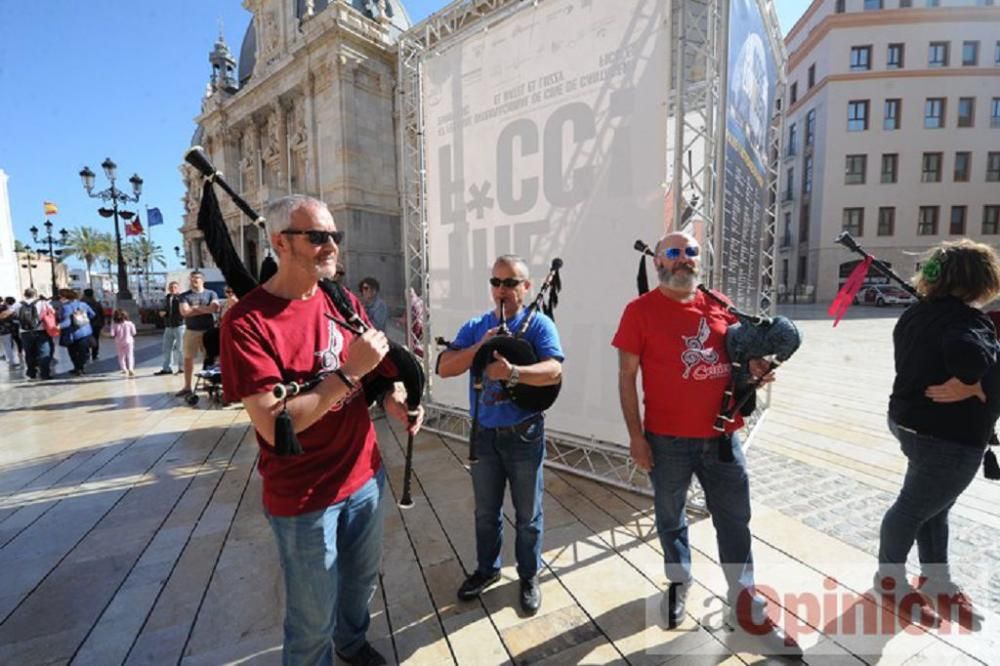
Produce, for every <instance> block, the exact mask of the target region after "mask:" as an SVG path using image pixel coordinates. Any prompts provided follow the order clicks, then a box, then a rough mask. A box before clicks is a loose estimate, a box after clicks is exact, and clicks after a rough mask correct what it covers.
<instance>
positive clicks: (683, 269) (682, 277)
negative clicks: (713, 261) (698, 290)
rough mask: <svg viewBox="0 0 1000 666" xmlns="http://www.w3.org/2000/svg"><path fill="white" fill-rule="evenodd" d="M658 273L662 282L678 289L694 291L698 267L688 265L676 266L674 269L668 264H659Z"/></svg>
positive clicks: (670, 287)
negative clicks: (667, 265) (668, 266)
mask: <svg viewBox="0 0 1000 666" xmlns="http://www.w3.org/2000/svg"><path fill="white" fill-rule="evenodd" d="M656 274H657V276H658V277H659V279H660V284H662V285H663V286H665V287H667V288H668V289H674V290H676V291H694V287H695V284H696V282H697V277H698V269H697V268H694V267H687V266H675V267H674V269H673V270H670V269H668V268H667V267H666V266H657V267H656Z"/></svg>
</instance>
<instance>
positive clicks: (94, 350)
mask: <svg viewBox="0 0 1000 666" xmlns="http://www.w3.org/2000/svg"><path fill="white" fill-rule="evenodd" d="M100 351H101V331H100V329H95V330H94V341H93V342H92V343H91V345H90V360H91V361H96V360H97V355H98V354H99V353H100Z"/></svg>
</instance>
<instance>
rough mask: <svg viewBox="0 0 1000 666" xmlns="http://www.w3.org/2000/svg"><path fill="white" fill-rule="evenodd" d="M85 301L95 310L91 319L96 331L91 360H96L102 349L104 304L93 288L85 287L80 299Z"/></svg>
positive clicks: (91, 347)
mask: <svg viewBox="0 0 1000 666" xmlns="http://www.w3.org/2000/svg"><path fill="white" fill-rule="evenodd" d="M80 300H81V301H83V302H84V303H86V304H87V305H89V306H90V309H91V310H93V311H94V316H93V318H92V319H91V320H90V328H92V329H93V331H94V341H93V343H92V344H91V346H90V360H91V361H96V360H97V356H98V354H99V353H100V351H101V331H103V330H104V324H105V323H106V322H105V320H104V306H103V305H101V303H100V302H99V301H98V300H97V299H96V298H94V290H93V289H84V290H83V298H81V299H80Z"/></svg>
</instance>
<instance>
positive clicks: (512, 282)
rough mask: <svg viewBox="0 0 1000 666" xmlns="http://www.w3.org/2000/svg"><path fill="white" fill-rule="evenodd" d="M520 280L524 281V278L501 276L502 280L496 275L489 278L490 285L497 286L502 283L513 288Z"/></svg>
mask: <svg viewBox="0 0 1000 666" xmlns="http://www.w3.org/2000/svg"><path fill="white" fill-rule="evenodd" d="M522 282H524V280H518V279H517V278H503V279H502V280H501V279H500V278H498V277H491V278H490V285H491V286H493V287H497V288H499V287H500V285H503V286H504V287H507V288H508V289H513V288H514V287H516V286H517V285H519V284H521V283H522Z"/></svg>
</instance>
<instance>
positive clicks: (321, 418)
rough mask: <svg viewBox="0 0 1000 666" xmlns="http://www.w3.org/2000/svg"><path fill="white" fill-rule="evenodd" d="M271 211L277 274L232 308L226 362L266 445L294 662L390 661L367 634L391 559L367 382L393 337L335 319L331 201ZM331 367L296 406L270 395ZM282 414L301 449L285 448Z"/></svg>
mask: <svg viewBox="0 0 1000 666" xmlns="http://www.w3.org/2000/svg"><path fill="white" fill-rule="evenodd" d="M266 219H267V222H268V230H269V232H270V236H271V246H272V247H273V248H274V251H275V253H276V254H277V255H278V259H279V264H278V272H277V273H276V274H275V275H274V276H273V277H272V278H271V279H270V280H268V281H267V282H265V283H264V284H262V285H260V286H259V287H257V288H256V289H254V290H253V291H251V292H250V293H248V294H247V295H246V296H245V297H244V298H242V299H241V300H240V301H239V302H238V303H236V304H234V305H233V306H232V307H231V308H230V309H229V311H228V313H227V315H226V317H225V319H224V321H223V325H222V334H221V357H222V358H221V361H222V367H223V368H224V372H223V389H224V393H225V399H226V401H228V402H235V401H237V400H242V401H243V405H244V406H245V407H246V409H247V413H248V414H249V416H250V420H251V421H252V422H253V426H254V429H255V430H256V432H257V442H258V444H259V445H260V462H259V463H258V466H257V468H258V471H259V472H260V475H261V477H262V478H263V490H264V492H263V500H264V509H265V512H266V513H267V517H268V520H269V521H270V523H271V528H272V530H273V531H274V535H275V539H276V540H277V544H278V552H279V555H280V558H281V567H282V570H283V572H284V578H285V591H286V604H285V625H284V633H285V636H284V638H285V641H284V661H285V663H296V664H299V663H302V664H315V663H326V664H329V663H333V661H334V659H333V654H332V652H333V648H335V649H336V653H337V656H338V657H340V659H341V660H342V661H344V662H346V663H348V664H384V663H385V660H384V658H383V657H382V655H380V654H379V653H378V652H377V651H376V650H375V649H374V648H373V647H372V646H371V645H370V644H369V643H368V641H367V640H366V638H365V634H366V633H367V630H368V625H369V622H370V616H369V612H368V604H369V602H370V601H371V598H372V595H373V594H374V593H375V585H376V580H377V576H378V567H379V562H380V558H381V554H382V505H383V502H382V494H383V487H384V485H385V472H384V471H383V469H382V461H381V458H380V457H379V452H378V447H377V444H376V441H375V428H374V426H373V425H372V422H371V419H370V418H369V415H368V406H367V404H366V403H365V399H364V394H363V392H362V391H361V389H360V386H361V378H362V377H363V376H364V375H365V374H367V373H368V372H370V371H371V370H373V369H374V368H375V367H376V366H377V365H378V364H379V362H380V361H381V360H382V358H383V357H384V356H385V354H386V351H387V350H388V348H389V347H388V341H387V340H386V337H385V335H384V334H383V333H382V332H381V331H378V330H377V329H374V328H369V330H368V331H366V332H365V333H364V334H363V335H360V336H358V335H355V334H353V333H352V332H351V331H349V330H347V329H346V328H342V327H341V326H340V325H339V324H337V323H335V322H334V321H333V320H331V319H330V318H329V317H327V316H326V315H328V314H329V315H333V316H334V317H336V318H338V319H340V318H341V317H342V315H341V314H340V313H339V312H338V311H337V309H336V307H335V306H334V304H333V302H332V301H331V300H330V298H329V297H328V296H327V295H326V293H325V292H324V291H323V290H322V289H320V288H319V287H318V280H320V279H323V278H332V277H334V273H335V272H336V268H337V255H338V252H339V248H338V244H339V243H340V242H341V240H342V239H343V235H342V232H340V231H337V227H336V225H335V224H334V221H333V217H332V216H331V215H330V212H329V210H328V209H327V207H326V205H325V204H324V203H323V202H321V201H318V200H316V199H312V198H309V197H305V196H299V195H293V196H288V197H284V198H282V199H279V200H278V201H276V202H275V203H273V204H272V205H271V206H270V207H269V208H268V210H267V215H266ZM349 298H350V300H351V304H352V306H353V307H354V310H355V312H357V313H358V314H359V315H360V316H361V317H362V318H364V317H365V314H364V308H363V307H362V306H361V304H360V303H359V302H358V300H357V299H356V298H354V296H353V295H349ZM366 323H367V320H366ZM319 373H327V375H326V378H325V379H324V380H323V381H322V382H320V383H319V385H317V386H316V387H315V388H313V389H312V390H310V391H307V392H305V393H303V394H301V395H297V396H295V397H292V398H289V399H288V400H286V401H284V403H282V402H279V401H278V400H277V399H276V398H274V396H273V395H272V393H271V391H272V389H273V388H274V386H275V385H276V384H278V383H287V382H292V381H295V382H300V383H301V382H304V381H306V380H308V379H311V378H312V377H315V376H316V375H317V374H319ZM384 405H385V410H386V413H388V414H389V415H391V416H393V417H394V418H397V419H400V420H401V422H402V423H404V424H408V429H409V430H410V431H411V432H416V431H417V430H418V429H419V428H420V423H421V421H422V420H423V413H422V411H421V413H420V415H419V416H418V418H417V419H416V421H415V423H414V424H412V425H409V420H408V418H407V413H406V404H405V400H404V399H403V395H402V394H401V393H392V394H390V395H388V396H387V397H386V399H385V402H384ZM283 408H285V409H287V410H288V414H289V415H290V417H291V420H292V426H293V428H294V430H295V432H296V434H297V436H298V439H299V442H300V443H301V444H302V449H303V452H302V453H301V454H298V455H278V454H277V451H276V449H275V446H274V441H275V418H276V417H277V416H278V414H279V413H280V412H281V411H282V409H283ZM331 638H332V640H333V646H331Z"/></svg>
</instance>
